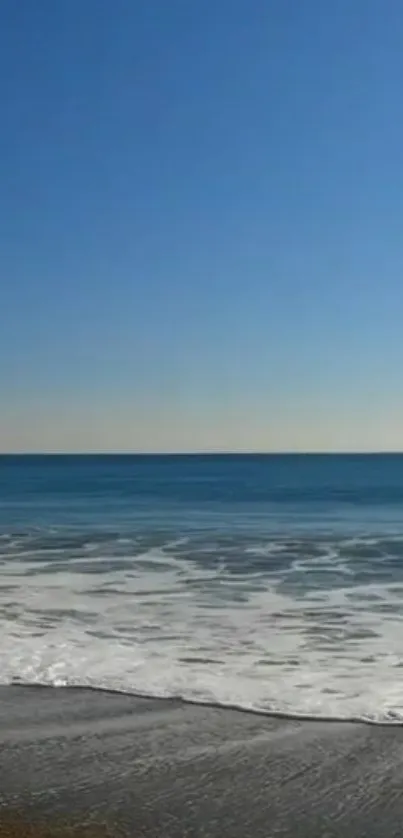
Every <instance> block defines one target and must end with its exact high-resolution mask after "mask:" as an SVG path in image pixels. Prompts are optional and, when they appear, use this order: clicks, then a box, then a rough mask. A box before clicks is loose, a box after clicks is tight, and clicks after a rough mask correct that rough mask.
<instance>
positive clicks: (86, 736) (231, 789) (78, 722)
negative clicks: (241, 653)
mask: <svg viewBox="0 0 403 838" xmlns="http://www.w3.org/2000/svg"><path fill="white" fill-rule="evenodd" d="M0 731H1V756H0V803H1V824H2V829H3V833H4V834H6V832H5V830H6V826H7V834H11V832H10V833H9V832H8V829H9V825H10V824H13V825H14V826H13V830H14V834H15V833H16V832H17V833H18V832H19V833H20V834H22V833H21V828H20V825H21V824H23V823H29V824H30V825H31V829H34V828H36V827H38V828H39V827H40V826H41V825H46V828H47V829H48V830H51V832H50V833H48V834H53V833H55V834H56V833H57V834H59V831H60V830H62V833H63V831H66V830H67V831H68V833H69V834H70V833H71V831H72V832H73V834H80V833H81V834H82V833H83V830H84V831H86V830H89V832H90V833H91V834H94V830H95V833H96V834H108V835H114V834H115V835H128V836H129V835H130V836H138V835H140V836H143V838H151V836H153V838H156V836H158V837H159V836H160V838H178V836H194V837H195V838H196V837H197V838H198V836H200V838H201V836H204V837H205V838H219V836H228V838H245V836H255V837H256V838H263V836H272V835H273V836H274V835H275V836H290V838H291V836H310V838H312V837H313V836H321V838H324V836H328V838H330V836H339V835H340V836H342V835H343V836H345V835H348V836H349V837H350V838H354V837H355V836H374V838H375V836H376V838H378V836H379V835H384V836H400V835H401V824H402V821H403V730H402V729H401V728H400V727H376V726H371V725H365V724H353V723H332V722H329V723H328V722H311V721H307V722H296V721H287V720H281V719H271V718H268V717H264V716H261V717H259V716H257V715H253V714H248V713H242V712H238V711H235V710H225V709H218V708H212V707H202V706H196V705H186V704H183V703H181V702H175V701H161V700H155V699H139V698H134V697H132V696H124V695H114V694H108V693H100V692H94V691H90V690H84V689H78V690H74V689H68V690H66V689H46V688H43V689H42V688H36V687H35V688H29V687H3V688H1V689H0ZM52 830H53V832H52ZM32 834H34V833H32Z"/></svg>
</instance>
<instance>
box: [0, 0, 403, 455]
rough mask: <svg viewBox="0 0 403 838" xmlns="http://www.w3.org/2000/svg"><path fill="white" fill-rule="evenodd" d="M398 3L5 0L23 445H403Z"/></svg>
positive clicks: (5, 439) (0, 369)
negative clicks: (17, 0)
mask: <svg viewBox="0 0 403 838" xmlns="http://www.w3.org/2000/svg"><path fill="white" fill-rule="evenodd" d="M402 79H403V4H402V3H401V2H400V0H382V2H381V0H339V2H337V3H332V2H330V0H329V2H324V0H304V2H301V0H266V2H262V0H259V1H258V0H191V2H190V0H169V2H168V0H136V2H133V0H113V2H112V0H58V2H54V0H38V2H37V3H34V2H32V0H20V2H18V3H15V2H12V0H3V2H2V4H1V8H0V91H1V101H2V114H1V131H0V149H1V154H0V253H1V258H0V451H7V452H9V451H102V450H105V451H112V450H114V451H159V450H161V451H174V450H178V451H183V450H185V451H189V450H197V451H200V450H217V449H219V450H252V451H256V450H274V451H279V450H345V451H348V450H398V449H403V387H402V386H401V381H400V374H401V370H402V369H403V327H402V321H403V318H402V314H403V235H402V229H401V228H402V218H403V212H402V211H403V165H402V163H403V110H402V108H403V106H402V95H401V86H402Z"/></svg>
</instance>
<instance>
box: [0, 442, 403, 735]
mask: <svg viewBox="0 0 403 838" xmlns="http://www.w3.org/2000/svg"><path fill="white" fill-rule="evenodd" d="M0 683H1V684H15V683H17V684H42V685H49V686H54V687H58V686H87V687H92V688H96V689H103V690H109V691H116V692H125V693H133V694H135V695H145V696H155V697H160V698H165V697H166V698H171V697H180V698H182V699H184V700H186V701H191V702H197V703H204V704H217V705H224V706H233V707H240V708H243V709H247V710H251V711H255V712H257V713H268V714H273V713H274V714H280V715H285V716H291V717H308V718H325V719H362V720H366V721H372V722H377V723H383V724H393V723H399V722H402V721H403V456H400V455H392V454H391V455H380V454H379V455H354V456H353V455H205V456H201V455H200V456H196V455H194V456H179V455H178V456H148V455H147V456H124V455H122V456H2V457H0Z"/></svg>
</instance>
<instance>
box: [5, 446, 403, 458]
mask: <svg viewBox="0 0 403 838" xmlns="http://www.w3.org/2000/svg"><path fill="white" fill-rule="evenodd" d="M401 455H403V449H391V448H390V449H388V448H385V449H382V448H380V449H369V450H368V449H356V450H351V451H349V450H344V449H340V450H334V449H325V448H324V449H320V450H319V449H318V450H312V449H306V450H304V451H300V450H295V449H285V450H281V451H273V450H263V451H262V450H253V449H251V450H242V451H237V450H233V451H227V450H225V449H217V450H214V449H213V450H211V449H208V450H189V451H131V450H125V451H119V450H117V451H113V450H108V451H1V450H0V457H298V456H301V457H307V456H309V457H315V456H319V457H320V456H326V457H330V456H331V457H340V456H341V457H351V456H366V457H368V456H370V457H371V456H375V457H376V456H401Z"/></svg>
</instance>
